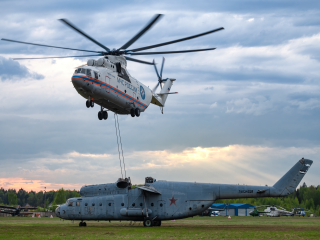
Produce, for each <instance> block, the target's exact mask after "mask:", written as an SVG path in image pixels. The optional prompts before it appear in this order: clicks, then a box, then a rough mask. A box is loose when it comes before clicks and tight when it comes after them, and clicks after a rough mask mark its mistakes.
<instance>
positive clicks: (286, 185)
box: [55, 158, 313, 227]
mask: <svg viewBox="0 0 320 240" xmlns="http://www.w3.org/2000/svg"><path fill="white" fill-rule="evenodd" d="M312 163H313V161H312V160H309V159H304V158H302V159H300V160H299V161H298V162H297V163H296V164H295V165H294V166H293V167H292V168H291V169H290V170H289V171H288V172H287V173H286V174H285V175H284V176H283V177H282V178H281V179H280V180H279V181H278V182H276V183H275V184H274V185H273V186H272V187H268V186H263V187H262V186H250V185H232V184H212V183H196V182H194V183H188V182H173V181H156V179H154V178H152V177H146V178H145V184H144V185H143V186H139V187H136V188H133V187H132V184H131V180H130V178H129V177H128V178H125V179H121V178H120V179H118V181H117V182H116V183H108V184H98V185H89V186H83V187H82V188H81V190H80V195H81V197H78V198H70V199H68V200H67V202H66V203H65V204H62V205H61V206H60V207H58V208H57V209H56V210H55V213H56V216H57V217H59V218H61V219H66V220H72V221H74V220H79V221H80V222H79V226H80V227H82V226H87V224H86V222H85V220H88V221H92V220H96V221H102V220H109V221H111V220H125V221H143V224H144V226H145V227H152V226H160V225H161V221H163V220H171V219H181V218H187V217H191V216H194V215H199V214H201V213H202V212H203V211H204V210H206V209H208V208H209V207H210V206H211V205H212V204H213V203H214V201H216V200H218V199H233V198H256V197H282V196H287V195H289V194H291V193H292V192H293V191H294V190H295V189H296V187H297V186H298V184H299V183H300V181H301V180H302V178H303V177H304V175H305V174H306V173H307V171H308V170H309V168H310V166H311V165H312Z"/></svg>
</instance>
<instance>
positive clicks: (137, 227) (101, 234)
mask: <svg viewBox="0 0 320 240" xmlns="http://www.w3.org/2000/svg"><path fill="white" fill-rule="evenodd" d="M78 224H79V222H78V221H75V222H74V223H72V222H71V221H62V220H60V219H58V218H53V219H50V218H47V217H46V218H45V217H43V218H41V219H37V218H30V217H0V239H123V238H125V239H239V238H242V239H243V238H245V239H248V238H249V239H306V238H308V239H309V238H314V239H320V218H302V217H280V218H271V217H232V218H231V219H228V218H226V217H194V218H188V219H182V220H176V221H164V222H162V226H161V227H152V228H146V227H143V225H142V223H140V222H136V223H130V222H111V223H109V222H104V221H103V222H95V221H92V222H90V221H87V227H79V226H78Z"/></svg>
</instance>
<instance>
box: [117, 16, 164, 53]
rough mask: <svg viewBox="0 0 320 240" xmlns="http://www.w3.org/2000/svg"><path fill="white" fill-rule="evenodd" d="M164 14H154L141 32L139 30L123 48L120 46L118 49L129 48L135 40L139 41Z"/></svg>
mask: <svg viewBox="0 0 320 240" xmlns="http://www.w3.org/2000/svg"><path fill="white" fill-rule="evenodd" d="M162 16H163V15H162V14H156V15H154V16H153V17H152V18H151V20H150V22H149V23H148V24H147V25H146V26H145V27H144V28H142V29H141V30H140V32H138V33H137V34H136V35H135V36H134V37H133V38H131V39H130V40H129V41H128V42H127V43H125V44H124V45H123V46H122V47H121V48H119V49H118V50H120V49H127V48H128V47H130V46H131V45H132V44H133V43H134V42H135V41H137V40H138V39H139V38H140V37H141V36H142V35H143V34H145V33H146V32H147V31H148V30H150V29H151V27H152V26H153V25H154V24H155V23H157V22H158V21H159V20H160V19H161V17H162Z"/></svg>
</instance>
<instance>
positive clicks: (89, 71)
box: [86, 69, 91, 77]
mask: <svg viewBox="0 0 320 240" xmlns="http://www.w3.org/2000/svg"><path fill="white" fill-rule="evenodd" d="M86 75H87V76H88V77H91V70H90V69H87V73H86Z"/></svg>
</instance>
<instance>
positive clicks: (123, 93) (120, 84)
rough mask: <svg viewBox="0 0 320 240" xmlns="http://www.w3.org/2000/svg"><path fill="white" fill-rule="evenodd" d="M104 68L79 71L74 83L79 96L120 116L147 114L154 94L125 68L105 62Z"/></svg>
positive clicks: (82, 68)
mask: <svg viewBox="0 0 320 240" xmlns="http://www.w3.org/2000/svg"><path fill="white" fill-rule="evenodd" d="M104 61H105V64H104V65H103V66H95V65H94V66H84V67H80V68H78V69H76V70H75V72H74V74H73V76H72V83H73V85H74V87H75V89H76V90H77V92H78V93H79V94H80V95H81V96H82V97H84V98H85V99H88V100H89V101H90V100H91V101H94V103H96V104H98V105H100V106H101V107H103V108H106V109H108V110H110V111H112V112H115V113H117V114H130V110H131V109H136V108H138V109H139V110H140V112H144V111H145V110H146V109H147V108H148V106H149V105H150V103H151V100H152V91H151V90H150V89H149V87H147V86H145V85H144V84H142V83H141V82H139V81H138V80H136V79H135V78H133V77H132V76H131V75H130V74H129V73H128V72H127V70H126V69H125V68H123V67H121V65H120V64H119V66H118V68H119V67H120V68H121V69H120V70H118V69H117V68H116V65H115V64H113V63H112V62H110V61H108V60H104Z"/></svg>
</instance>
